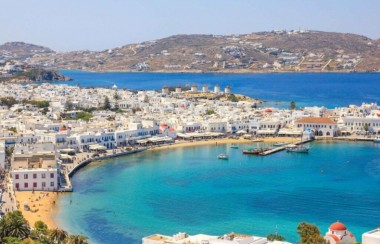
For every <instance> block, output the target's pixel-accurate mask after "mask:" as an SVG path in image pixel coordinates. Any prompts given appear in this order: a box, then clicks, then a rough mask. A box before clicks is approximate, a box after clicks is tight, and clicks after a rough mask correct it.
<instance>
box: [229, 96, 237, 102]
mask: <svg viewBox="0 0 380 244" xmlns="http://www.w3.org/2000/svg"><path fill="white" fill-rule="evenodd" d="M228 100H229V101H231V102H239V99H238V98H237V97H236V96H235V95H234V94H230V95H229V96H228Z"/></svg>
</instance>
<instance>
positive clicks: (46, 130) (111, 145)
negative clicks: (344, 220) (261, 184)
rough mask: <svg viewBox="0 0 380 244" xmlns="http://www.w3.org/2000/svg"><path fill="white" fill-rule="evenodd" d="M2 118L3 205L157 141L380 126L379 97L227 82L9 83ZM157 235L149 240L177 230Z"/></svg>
mask: <svg viewBox="0 0 380 244" xmlns="http://www.w3.org/2000/svg"><path fill="white" fill-rule="evenodd" d="M0 118H1V120H0V168H1V170H2V171H1V172H2V181H3V182H2V185H1V186H2V190H3V191H2V192H3V194H2V198H3V202H5V204H3V205H2V211H3V212H8V211H11V210H15V209H19V208H21V207H23V208H27V209H29V208H30V206H26V205H27V204H26V203H24V206H20V205H22V204H23V203H20V202H17V201H16V200H15V199H16V198H15V196H14V192H17V191H33V192H34V191H46V192H65V191H73V187H72V185H71V183H70V177H71V176H72V175H73V174H74V173H75V171H76V170H77V169H79V168H80V167H82V166H84V165H86V164H88V163H90V162H92V161H93V160H100V159H104V158H108V157H116V156H122V155H127V154H130V153H137V152H140V151H143V150H146V149H150V148H154V147H163V146H165V145H173V144H179V143H184V142H192V141H202V140H212V139H215V138H234V139H237V138H242V139H243V140H244V141H246V142H250V141H255V140H260V139H261V138H266V137H271V138H279V140H280V138H294V139H298V140H306V141H307V140H312V139H326V140H366V141H376V140H378V136H377V135H379V134H380V108H379V106H378V105H377V104H366V103H363V104H362V105H360V106H357V105H349V106H348V107H340V108H333V109H327V108H325V107H317V106H315V107H305V108H302V109H301V108H297V107H296V103H295V102H292V103H290V104H289V108H286V109H279V108H274V107H271V108H269V107H265V106H263V103H262V101H260V100H258V99H252V98H249V97H247V96H243V95H239V94H233V93H232V91H231V87H230V86H226V87H224V88H221V87H220V86H219V85H215V86H214V87H209V86H207V85H204V86H202V87H198V86H197V85H192V86H185V87H182V86H177V87H167V86H163V87H162V89H161V90H160V91H155V90H143V91H132V90H127V89H118V87H117V86H116V85H113V86H112V87H110V88H83V87H79V86H70V85H56V84H52V83H43V84H39V85H38V84H16V83H1V84H0ZM181 236H182V235H181ZM152 238H153V239H155V238H156V236H155V237H149V238H147V239H146V240H145V241H144V240H143V242H144V243H164V242H163V239H162V238H164V239H165V240H169V239H170V237H160V239H159V241H158V242H154V241H152ZM186 238H188V236H186V237H185V236H182V237H181V238H180V239H178V238H177V237H176V238H175V241H179V240H181V241H182V240H183V239H186ZM196 238H198V237H196ZM210 238H211V239H210ZM210 238H208V239H207V240H210V243H214V242H215V241H211V240H212V239H213V238H214V237H210ZM226 238H227V237H226ZM249 238H251V237H249ZM252 238H253V239H254V240H255V241H256V242H252V243H266V242H265V241H267V240H266V239H265V240H264V239H260V238H259V239H255V238H254V237H252ZM227 239H228V238H227ZM230 239H231V238H230ZM233 239H234V238H232V239H231V240H233ZM243 239H244V238H243ZM188 240H190V239H188ZM218 240H219V239H218ZM172 241H173V240H172ZM175 241H174V242H172V243H176V242H175ZM263 241H264V242H263ZM215 243H217V242H215ZM218 243H219V242H218ZM231 243H233V242H231ZM237 243H238V242H237ZM330 243H334V242H332V241H331V240H330ZM363 243H364V242H363ZM368 243H370V242H368Z"/></svg>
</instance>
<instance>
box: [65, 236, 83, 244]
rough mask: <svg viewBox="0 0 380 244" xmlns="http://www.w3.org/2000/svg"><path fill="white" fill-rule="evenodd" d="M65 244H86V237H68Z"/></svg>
mask: <svg viewBox="0 0 380 244" xmlns="http://www.w3.org/2000/svg"><path fill="white" fill-rule="evenodd" d="M66 243H67V244H88V241H87V237H85V236H82V235H70V236H69V238H67V242H66Z"/></svg>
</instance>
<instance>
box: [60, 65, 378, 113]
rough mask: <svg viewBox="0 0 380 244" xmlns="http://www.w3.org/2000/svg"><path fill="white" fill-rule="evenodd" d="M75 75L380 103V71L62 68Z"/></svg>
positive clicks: (318, 102) (86, 79) (145, 86)
mask: <svg viewBox="0 0 380 244" xmlns="http://www.w3.org/2000/svg"><path fill="white" fill-rule="evenodd" d="M62 73H63V74H65V75H67V76H69V77H71V78H73V79H74V81H72V82H66V83H67V84H72V85H77V84H78V83H79V84H80V86H84V87H89V86H106V87H111V86H112V85H113V84H116V85H117V86H118V87H119V88H127V89H132V90H152V89H161V88H162V86H163V85H167V86H177V85H186V84H189V85H192V84H197V85H198V86H199V88H201V86H202V85H205V84H207V85H209V88H210V89H212V88H213V86H214V85H216V84H219V85H220V86H221V88H223V89H224V87H225V86H227V85H230V86H231V87H232V92H234V93H239V94H244V95H248V96H250V97H253V98H260V99H263V100H266V101H271V102H270V103H268V104H266V105H267V106H277V107H289V104H290V101H292V100H294V101H295V102H296V105H297V106H299V107H304V106H325V107H328V108H334V107H336V106H348V105H350V104H356V105H360V104H361V103H362V102H367V103H370V102H377V103H380V89H379V85H380V73H283V74H282V73H272V74H176V73H125V72H124V73H117V72H107V73H95V72H82V71H67V70H66V71H62Z"/></svg>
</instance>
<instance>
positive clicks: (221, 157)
mask: <svg viewBox="0 0 380 244" xmlns="http://www.w3.org/2000/svg"><path fill="white" fill-rule="evenodd" d="M218 158H219V159H228V155H227V154H223V153H222V154H219V155H218Z"/></svg>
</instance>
